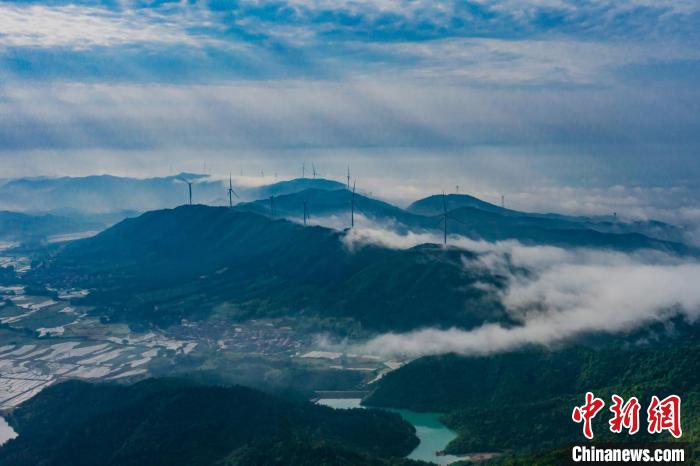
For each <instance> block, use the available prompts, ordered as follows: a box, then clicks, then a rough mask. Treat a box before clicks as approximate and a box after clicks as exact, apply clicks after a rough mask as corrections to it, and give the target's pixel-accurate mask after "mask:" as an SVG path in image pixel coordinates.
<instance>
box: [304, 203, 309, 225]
mask: <svg viewBox="0 0 700 466" xmlns="http://www.w3.org/2000/svg"><path fill="white" fill-rule="evenodd" d="M308 217H309V214H308V211H307V210H306V201H304V226H306V219H307V218H308Z"/></svg>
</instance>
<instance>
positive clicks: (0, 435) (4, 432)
mask: <svg viewBox="0 0 700 466" xmlns="http://www.w3.org/2000/svg"><path fill="white" fill-rule="evenodd" d="M15 437H17V434H16V433H15V431H14V430H12V427H10V425H9V424H8V423H7V421H5V418H3V417H0V445H2V444H3V443H5V442H7V441H8V440H10V439H13V438H15Z"/></svg>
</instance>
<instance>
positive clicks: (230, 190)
mask: <svg viewBox="0 0 700 466" xmlns="http://www.w3.org/2000/svg"><path fill="white" fill-rule="evenodd" d="M233 196H236V197H237V198H238V199H240V196H239V195H238V193H236V191H234V190H233V179H232V177H231V174H230V173H229V174H228V206H229V207H233Z"/></svg>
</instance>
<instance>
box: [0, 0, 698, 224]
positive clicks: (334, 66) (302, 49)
mask: <svg viewBox="0 0 700 466" xmlns="http://www.w3.org/2000/svg"><path fill="white" fill-rule="evenodd" d="M698 24H700V2H697V1H696V0H670V1H658V0H657V1H654V0H583V1H570V0H518V1H516V0H503V1H496V0H472V1H457V0H446V1H440V0H411V1H409V0H373V1H371V0H238V1H235V0H232V1H223V0H212V1H189V2H188V1H131V0H121V1H120V0H114V1H109V0H107V1H102V2H94V1H91V2H80V1H78V2H66V1H62V0H56V1H41V2H39V1H15V2H0V178H10V177H17V176H38V175H50V176H55V175H86V174H92V173H114V174H120V175H129V176H151V175H165V174H168V173H173V172H180V171H203V170H204V169H205V164H206V170H207V171H209V172H211V173H212V174H214V175H221V176H225V174H227V173H228V172H229V171H233V172H234V173H238V174H239V175H240V174H241V173H243V174H244V175H247V176H250V175H253V174H254V175H255V176H257V174H258V173H260V172H261V171H262V170H264V171H265V172H266V173H267V174H268V176H271V174H272V173H275V172H277V173H278V174H279V176H280V177H295V176H298V175H300V174H301V173H300V172H301V169H300V167H301V164H302V162H303V161H306V162H307V165H308V164H310V163H311V162H314V163H315V165H316V166H317V167H318V169H319V172H320V173H321V174H322V175H324V176H328V177H331V178H339V179H342V178H343V176H344V175H345V170H346V166H347V164H351V166H352V169H353V174H354V176H357V178H358V181H359V182H358V185H359V186H361V187H362V188H363V189H364V190H365V191H371V192H373V193H376V194H377V195H381V196H383V197H385V198H387V199H390V200H395V201H396V202H399V203H401V202H404V203H405V202H408V201H409V200H411V199H415V198H417V197H420V196H422V195H425V194H427V193H431V192H439V191H440V190H446V191H448V192H452V191H454V190H456V189H457V188H456V187H457V185H459V186H460V190H461V192H470V193H472V194H476V195H479V196H481V197H484V198H486V199H487V200H490V201H497V200H498V199H500V195H501V194H505V195H506V196H507V202H508V203H509V204H510V206H512V207H515V208H523V209H529V210H558V211H562V212H568V213H572V212H579V213H609V212H610V211H618V212H621V214H622V215H625V214H626V215H627V216H629V217H634V218H649V217H655V218H661V219H662V220H667V221H671V220H675V221H676V222H677V223H684V222H685V223H688V222H691V221H696V223H697V224H700V221H698V219H700V209H699V208H698V205H697V201H696V199H698V198H699V196H698V194H700V193H698V188H697V187H698V186H700V183H699V181H700V162H698V153H699V150H700V88H699V87H698V85H697V84H698V76H700V28H698V27H697V26H698Z"/></svg>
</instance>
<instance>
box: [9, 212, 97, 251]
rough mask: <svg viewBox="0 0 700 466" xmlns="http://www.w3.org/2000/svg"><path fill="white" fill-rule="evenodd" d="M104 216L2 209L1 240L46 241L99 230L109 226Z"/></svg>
mask: <svg viewBox="0 0 700 466" xmlns="http://www.w3.org/2000/svg"><path fill="white" fill-rule="evenodd" d="M105 220H108V219H104V218H101V217H100V218H89V217H85V216H81V217H65V216H57V215H28V214H23V213H19V212H7V211H0V241H12V242H23V243H26V242H35V241H44V240H46V239H47V238H49V237H50V236H53V235H65V234H69V233H79V232H85V231H98V230H102V229H104V228H105V226H107V224H108V223H107V222H106V221H105Z"/></svg>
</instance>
